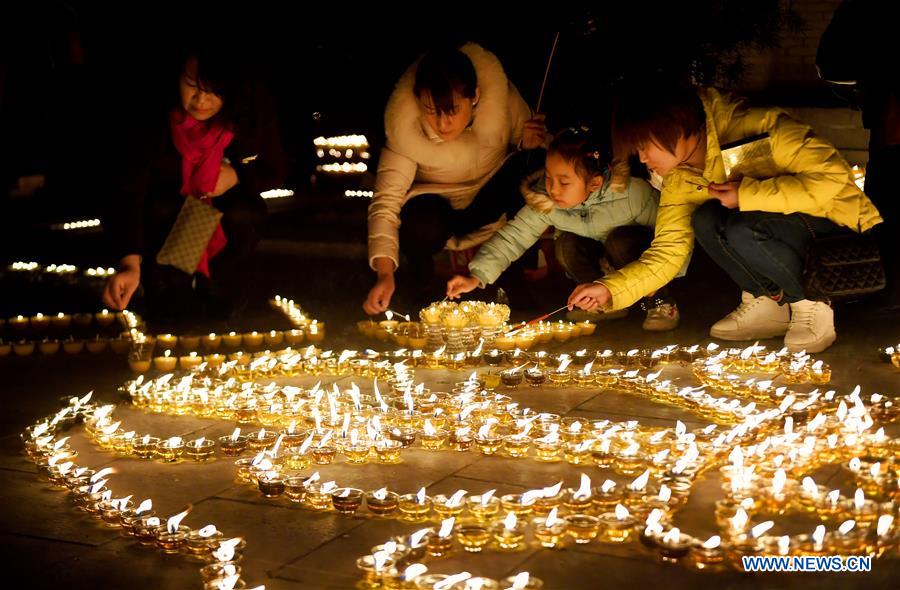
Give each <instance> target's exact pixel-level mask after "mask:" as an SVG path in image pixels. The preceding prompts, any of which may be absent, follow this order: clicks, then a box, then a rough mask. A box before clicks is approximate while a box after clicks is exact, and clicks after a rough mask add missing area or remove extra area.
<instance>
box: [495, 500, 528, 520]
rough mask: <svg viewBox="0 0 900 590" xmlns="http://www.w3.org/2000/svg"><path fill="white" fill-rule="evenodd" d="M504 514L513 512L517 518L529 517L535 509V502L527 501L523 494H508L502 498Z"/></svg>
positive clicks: (501, 504) (501, 505) (501, 503)
mask: <svg viewBox="0 0 900 590" xmlns="http://www.w3.org/2000/svg"><path fill="white" fill-rule="evenodd" d="M500 507H501V508H502V509H503V512H513V513H515V515H516V517H517V518H520V519H521V518H522V517H525V516H529V515H530V514H531V512H532V509H533V507H534V500H532V499H530V498H529V499H527V500H526V499H525V497H524V495H523V494H506V495H504V496H501V497H500Z"/></svg>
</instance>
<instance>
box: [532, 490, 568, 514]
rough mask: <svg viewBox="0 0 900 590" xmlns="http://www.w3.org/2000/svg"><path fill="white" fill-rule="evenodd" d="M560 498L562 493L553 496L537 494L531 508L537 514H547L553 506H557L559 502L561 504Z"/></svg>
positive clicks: (561, 498)
mask: <svg viewBox="0 0 900 590" xmlns="http://www.w3.org/2000/svg"><path fill="white" fill-rule="evenodd" d="M562 500H563V494H562V493H559V494H556V495H553V496H538V497H537V498H535V499H534V504H533V505H532V507H531V510H532V512H533V513H534V514H536V515H538V516H547V515H548V514H550V511H551V510H553V509H554V508H559V506H560V504H562Z"/></svg>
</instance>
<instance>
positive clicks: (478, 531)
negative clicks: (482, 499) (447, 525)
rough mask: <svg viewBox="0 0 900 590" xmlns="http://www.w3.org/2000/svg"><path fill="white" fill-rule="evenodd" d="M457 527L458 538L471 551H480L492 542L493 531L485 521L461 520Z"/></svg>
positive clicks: (464, 547) (463, 546)
mask: <svg viewBox="0 0 900 590" xmlns="http://www.w3.org/2000/svg"><path fill="white" fill-rule="evenodd" d="M455 528H456V540H457V541H458V542H459V544H460V545H462V548H463V549H464V550H465V551H467V552H469V553H479V552H481V550H482V549H484V548H485V547H486V546H487V544H488V543H490V542H491V532H490V531H489V530H488V528H487V526H486V525H485V524H484V523H483V522H461V523H458V524H457V526H456V527H455Z"/></svg>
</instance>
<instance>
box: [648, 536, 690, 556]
mask: <svg viewBox="0 0 900 590" xmlns="http://www.w3.org/2000/svg"><path fill="white" fill-rule="evenodd" d="M653 536H654V542H655V544H656V550H657V551H658V552H659V557H660V559H661V560H662V562H663V563H677V562H678V560H679V559H682V558H683V557H685V556H686V555H687V554H688V553H689V552H690V550H691V545H692V543H693V537H691V536H689V535H685V534H684V533H679V534H678V535H677V536H675V537H670V536H667V535H666V534H663V533H660V532H657V533H654V535H653Z"/></svg>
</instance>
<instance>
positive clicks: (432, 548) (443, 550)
mask: <svg viewBox="0 0 900 590" xmlns="http://www.w3.org/2000/svg"><path fill="white" fill-rule="evenodd" d="M452 549H453V536H452V535H447V536H445V537H442V536H440V535H439V534H437V533H430V534H429V535H428V536H427V537H426V541H425V550H426V551H427V553H428V555H429V556H430V557H444V556H445V555H447V554H448V553H450V551H451V550H452Z"/></svg>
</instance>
